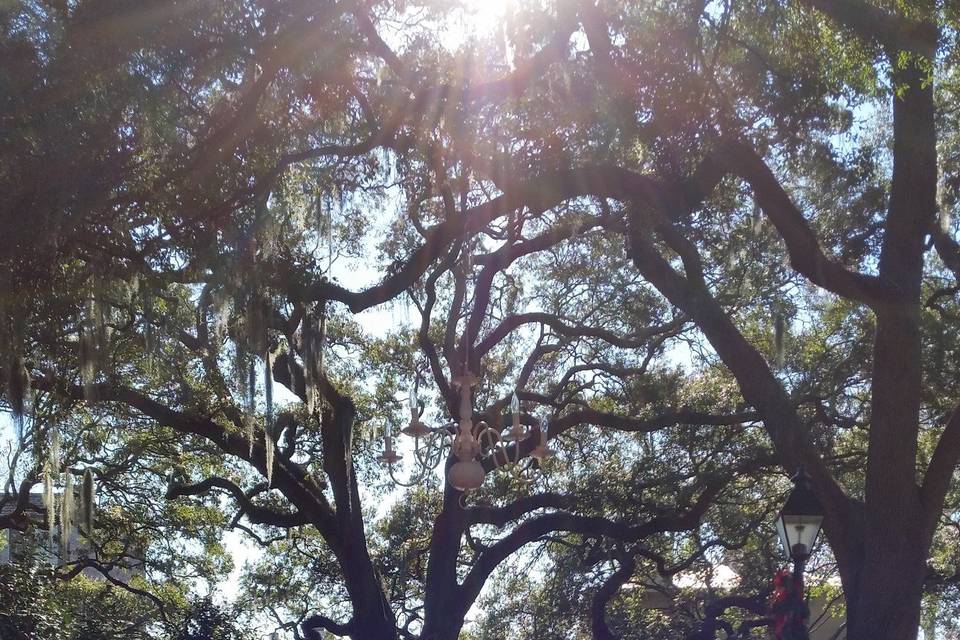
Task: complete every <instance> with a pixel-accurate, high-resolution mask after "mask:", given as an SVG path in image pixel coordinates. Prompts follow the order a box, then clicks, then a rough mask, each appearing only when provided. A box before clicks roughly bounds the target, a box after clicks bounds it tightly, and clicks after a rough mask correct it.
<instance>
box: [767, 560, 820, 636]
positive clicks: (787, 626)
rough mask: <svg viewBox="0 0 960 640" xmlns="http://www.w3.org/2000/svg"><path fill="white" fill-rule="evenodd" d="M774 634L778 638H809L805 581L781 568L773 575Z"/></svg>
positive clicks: (808, 611)
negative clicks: (795, 578)
mask: <svg viewBox="0 0 960 640" xmlns="http://www.w3.org/2000/svg"><path fill="white" fill-rule="evenodd" d="M770 610H771V611H772V613H773V634H774V637H775V638H776V639H777V640H807V638H809V635H808V634H807V619H808V618H809V617H810V609H809V608H808V607H807V603H806V602H804V600H803V582H802V581H800V580H794V577H793V574H792V573H790V572H789V571H787V570H786V569H781V570H780V571H778V572H777V573H776V575H774V576H773V602H771V603H770Z"/></svg>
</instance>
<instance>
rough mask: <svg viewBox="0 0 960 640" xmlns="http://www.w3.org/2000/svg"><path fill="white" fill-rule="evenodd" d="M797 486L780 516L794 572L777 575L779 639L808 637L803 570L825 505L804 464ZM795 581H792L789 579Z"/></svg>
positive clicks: (775, 604) (803, 639)
mask: <svg viewBox="0 0 960 640" xmlns="http://www.w3.org/2000/svg"><path fill="white" fill-rule="evenodd" d="M792 480H793V490H792V491H791V492H790V495H789V496H788V497H787V502H786V504H784V505H783V508H782V509H781V510H780V515H779V516H777V533H779V534H780V542H781V543H782V544H783V549H784V551H785V552H786V554H787V557H788V558H790V559H791V560H792V561H793V576H790V575H789V574H787V572H786V571H781V572H779V573H778V574H777V576H776V578H775V579H774V584H775V589H774V601H773V605H772V609H773V614H774V616H773V617H774V622H773V627H774V629H773V631H774V636H775V637H776V638H777V640H788V639H790V640H806V639H807V638H809V635H808V632H807V620H808V618H809V616H810V611H809V609H808V608H807V604H806V601H805V599H804V593H803V571H804V568H805V566H806V562H807V559H808V558H809V557H810V554H811V552H812V551H813V546H814V545H815V544H816V542H817V536H818V535H819V533H820V525H822V524H823V506H822V505H821V504H820V499H819V498H817V494H816V493H814V491H813V486H812V485H811V483H810V476H808V475H807V472H806V471H805V470H804V468H803V467H802V466H801V467H800V468H799V469H798V470H797V474H796V475H795V476H793V478H792ZM790 582H792V585H790V586H789V587H788V585H789V583H790Z"/></svg>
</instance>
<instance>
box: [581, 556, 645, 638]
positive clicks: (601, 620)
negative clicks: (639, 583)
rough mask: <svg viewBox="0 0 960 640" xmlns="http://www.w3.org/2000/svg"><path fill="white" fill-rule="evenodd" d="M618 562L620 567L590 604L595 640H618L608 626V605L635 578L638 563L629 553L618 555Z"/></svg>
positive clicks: (605, 582)
mask: <svg viewBox="0 0 960 640" xmlns="http://www.w3.org/2000/svg"><path fill="white" fill-rule="evenodd" d="M617 561H618V562H619V564H620V566H618V567H617V570H616V571H614V572H613V573H612V574H610V576H609V577H608V578H607V579H606V580H604V582H603V584H602V585H600V588H599V589H597V593H596V594H594V596H593V602H591V603H590V630H591V631H592V632H593V640H618V638H617V636H616V635H615V634H614V633H613V631H611V630H610V627H609V625H607V604H608V603H609V602H610V600H612V599H613V597H614V596H615V595H616V594H617V592H618V591H619V590H620V588H621V587H622V586H623V585H624V584H626V583H627V581H628V580H629V579H630V577H631V576H633V572H634V571H635V570H636V568H637V563H636V561H635V560H634V559H633V556H631V555H630V554H628V553H618V554H617Z"/></svg>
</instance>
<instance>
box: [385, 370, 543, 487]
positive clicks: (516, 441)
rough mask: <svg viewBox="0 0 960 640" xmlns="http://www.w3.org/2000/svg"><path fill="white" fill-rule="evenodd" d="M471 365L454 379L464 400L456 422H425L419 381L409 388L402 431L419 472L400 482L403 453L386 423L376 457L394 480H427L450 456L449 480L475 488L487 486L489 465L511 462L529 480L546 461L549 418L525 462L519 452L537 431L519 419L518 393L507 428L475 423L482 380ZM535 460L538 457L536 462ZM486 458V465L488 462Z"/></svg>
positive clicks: (413, 482)
mask: <svg viewBox="0 0 960 640" xmlns="http://www.w3.org/2000/svg"><path fill="white" fill-rule="evenodd" d="M479 381H480V380H479V378H477V377H476V376H475V375H474V374H473V373H471V372H470V371H469V370H467V369H465V372H464V373H463V374H461V375H459V376H457V377H456V378H454V379H453V381H452V382H453V386H454V387H455V388H457V389H458V390H459V395H460V405H459V412H458V413H459V416H458V418H459V419H458V420H457V421H452V422H448V423H445V424H442V425H440V426H437V427H431V426H428V425H427V424H426V423H424V421H423V412H424V405H423V403H422V402H421V401H420V400H419V398H418V397H417V389H416V386H413V387H411V388H410V398H409V402H410V423H409V424H408V425H407V426H406V427H404V428H403V429H401V430H400V433H401V434H403V435H404V436H407V437H408V438H410V439H411V440H412V441H413V459H414V462H415V463H416V467H417V471H416V472H415V473H414V475H413V477H412V478H411V479H410V480H407V481H402V480H400V479H398V478H397V477H396V475H395V465H396V464H398V463H399V462H400V461H401V460H402V459H403V456H402V455H401V454H400V453H399V452H398V451H397V449H396V448H395V446H394V438H393V433H392V432H391V430H390V427H389V426H388V427H386V429H385V431H384V434H383V452H382V453H381V454H380V455H379V456H377V459H378V460H379V461H380V462H381V463H383V464H384V465H385V466H386V467H387V469H388V472H389V474H390V478H391V479H392V480H393V482H394V483H396V484H398V485H400V486H405V487H409V486H414V485H417V484H420V483H422V482H423V481H424V480H426V478H427V476H428V475H429V474H430V473H431V472H433V470H434V469H436V468H437V467H438V466H439V465H440V464H441V463H442V462H444V461H445V460H447V459H448V458H451V457H452V464H450V465H449V466H448V468H447V472H446V480H447V482H449V483H450V486H451V487H453V488H454V489H456V490H457V491H463V492H468V491H473V490H475V489H479V488H480V486H481V485H483V481H484V479H485V478H486V475H487V472H486V467H487V465H490V466H492V467H493V468H497V467H509V468H510V469H511V471H512V472H513V473H514V474H515V475H516V476H517V477H518V478H521V479H524V480H526V481H528V482H529V481H531V480H530V479H529V477H528V476H529V474H530V472H531V471H532V470H533V469H534V468H535V467H540V466H541V465H542V462H543V461H544V460H545V459H547V458H550V457H552V456H553V455H554V453H555V452H554V451H553V449H551V448H550V447H549V446H548V445H547V440H548V429H549V423H548V421H547V420H546V419H544V420H542V421H541V425H540V429H539V440H538V442H537V444H536V445H535V446H534V447H533V449H532V450H531V451H530V453H529V458H526V459H527V460H529V462H528V463H527V464H522V460H524V459H525V458H524V457H523V456H522V455H521V443H522V442H524V441H526V440H527V439H528V438H530V437H532V436H534V432H533V431H532V430H531V429H528V428H527V427H526V425H524V424H523V423H522V422H521V420H520V399H519V398H518V397H517V394H516V392H514V393H513V395H512V397H511V399H510V413H511V424H510V428H509V430H508V431H507V432H506V433H503V434H501V433H500V431H499V430H498V429H494V428H492V427H490V426H489V425H488V424H487V423H486V422H484V421H482V420H481V421H480V422H478V423H477V424H474V422H473V391H472V389H473V387H475V386H476V385H477V384H478V383H479ZM533 461H536V464H534V462H533ZM485 462H486V463H487V465H485V464H484V463H485Z"/></svg>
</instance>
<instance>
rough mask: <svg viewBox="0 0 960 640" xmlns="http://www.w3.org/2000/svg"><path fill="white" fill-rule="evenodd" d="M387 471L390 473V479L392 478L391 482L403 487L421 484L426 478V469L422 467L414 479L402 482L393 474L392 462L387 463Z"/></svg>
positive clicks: (407, 487)
mask: <svg viewBox="0 0 960 640" xmlns="http://www.w3.org/2000/svg"><path fill="white" fill-rule="evenodd" d="M387 473H389V474H390V479H391V480H393V483H394V484H395V485H397V486H398V487H403V488H405V489H409V488H410V487H417V486H420V485H421V484H423V481H424V480H426V478H427V474H426V469H424V470H423V472H422V473H421V474H420V475H419V476H417V477H416V478H415V479H411V480H408V481H407V482H402V481H400V480H398V479H397V476H396V475H395V474H394V472H393V465H392V464H388V465H387Z"/></svg>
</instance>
